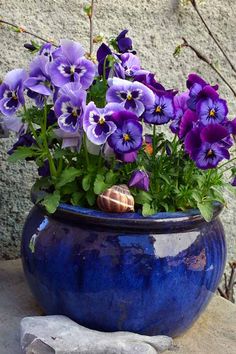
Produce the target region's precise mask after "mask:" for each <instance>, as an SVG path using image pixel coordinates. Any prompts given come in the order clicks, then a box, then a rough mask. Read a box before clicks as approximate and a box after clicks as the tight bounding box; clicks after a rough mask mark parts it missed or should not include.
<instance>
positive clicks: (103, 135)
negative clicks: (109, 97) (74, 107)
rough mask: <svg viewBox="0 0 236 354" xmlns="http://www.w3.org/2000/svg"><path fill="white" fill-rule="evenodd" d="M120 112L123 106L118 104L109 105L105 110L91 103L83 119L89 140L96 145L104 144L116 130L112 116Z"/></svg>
mask: <svg viewBox="0 0 236 354" xmlns="http://www.w3.org/2000/svg"><path fill="white" fill-rule="evenodd" d="M120 110H121V106H120V105H119V104H118V103H109V104H108V105H107V106H105V107H104V108H97V107H96V106H95V104H94V102H90V103H89V104H88V106H87V108H86V112H85V115H84V119H83V127H84V131H85V132H86V135H87V138H88V139H89V140H90V141H91V142H92V143H94V144H95V145H102V144H104V143H105V142H106V141H107V138H108V137H109V136H110V135H111V134H112V133H113V132H114V131H115V130H116V124H115V123H114V122H113V121H112V114H113V113H114V112H119V111H120Z"/></svg>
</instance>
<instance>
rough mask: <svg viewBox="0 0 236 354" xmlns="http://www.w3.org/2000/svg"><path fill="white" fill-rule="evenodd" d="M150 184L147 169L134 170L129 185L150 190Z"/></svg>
mask: <svg viewBox="0 0 236 354" xmlns="http://www.w3.org/2000/svg"><path fill="white" fill-rule="evenodd" d="M149 184H150V179H149V175H148V173H147V172H146V171H143V170H136V171H133V173H132V175H131V178H130V180H129V183H128V185H129V187H134V188H138V189H142V190H144V191H148V190H149Z"/></svg>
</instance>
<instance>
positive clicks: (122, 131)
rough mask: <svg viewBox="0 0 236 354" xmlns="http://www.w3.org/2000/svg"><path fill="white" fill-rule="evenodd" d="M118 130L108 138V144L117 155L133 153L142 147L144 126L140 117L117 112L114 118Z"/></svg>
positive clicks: (129, 113)
mask: <svg viewBox="0 0 236 354" xmlns="http://www.w3.org/2000/svg"><path fill="white" fill-rule="evenodd" d="M112 119H113V122H114V123H115V124H116V126H117V128H116V130H115V131H114V132H113V134H112V135H110V136H109V138H108V144H109V145H110V146H111V148H112V149H113V150H114V152H115V153H116V154H120V156H122V155H123V154H127V153H132V152H135V151H137V150H139V149H140V147H141V146H142V141H143V138H142V131H143V129H142V125H141V124H140V123H139V121H138V117H137V116H136V115H135V114H133V113H131V112H127V111H120V112H116V113H114V114H113V116H112Z"/></svg>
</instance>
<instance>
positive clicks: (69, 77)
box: [50, 40, 95, 89]
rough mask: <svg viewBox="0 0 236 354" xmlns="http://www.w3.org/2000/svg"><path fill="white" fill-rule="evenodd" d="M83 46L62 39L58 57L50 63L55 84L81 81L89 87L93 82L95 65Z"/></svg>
mask: <svg viewBox="0 0 236 354" xmlns="http://www.w3.org/2000/svg"><path fill="white" fill-rule="evenodd" d="M84 54H85V51H84V49H83V47H82V46H81V45H80V44H79V43H77V42H74V41H70V40H62V41H61V47H60V48H59V49H58V52H57V55H56V59H55V60H54V61H53V62H52V64H51V65H50V76H51V79H52V82H53V84H54V85H55V86H58V87H62V86H63V85H65V84H66V83H69V82H79V83H80V84H81V85H82V87H83V88H84V89H87V88H88V87H89V86H90V85H91V84H92V82H93V79H94V75H95V65H94V64H93V63H92V62H91V61H90V60H88V59H86V58H85V57H84Z"/></svg>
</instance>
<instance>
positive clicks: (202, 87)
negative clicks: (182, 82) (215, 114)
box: [187, 74, 219, 110]
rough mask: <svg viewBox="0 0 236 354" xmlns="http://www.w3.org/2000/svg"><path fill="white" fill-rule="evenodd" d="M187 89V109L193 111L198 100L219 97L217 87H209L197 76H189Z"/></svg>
mask: <svg viewBox="0 0 236 354" xmlns="http://www.w3.org/2000/svg"><path fill="white" fill-rule="evenodd" d="M187 87H188V89H189V97H190V98H189V100H188V102H187V104H188V107H189V109H191V110H195V109H196V104H197V103H198V101H199V100H200V99H203V98H207V97H210V98H212V99H217V98H218V97H219V95H218V93H217V92H216V91H217V90H218V85H215V86H210V85H209V84H207V82H206V81H205V80H203V79H202V78H201V77H200V76H199V75H197V74H190V75H189V76H188V80H187Z"/></svg>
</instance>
